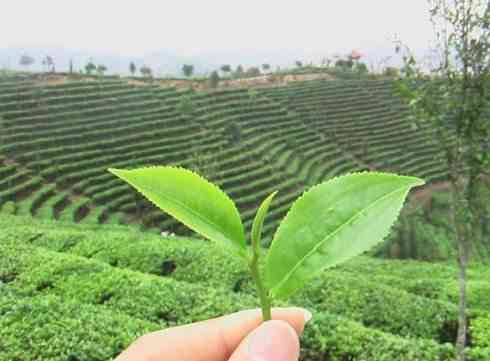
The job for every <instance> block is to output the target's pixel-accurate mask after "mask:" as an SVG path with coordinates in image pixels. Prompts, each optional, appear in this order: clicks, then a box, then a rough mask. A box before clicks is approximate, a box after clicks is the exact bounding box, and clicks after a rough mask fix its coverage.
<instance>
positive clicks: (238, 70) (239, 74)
mask: <svg viewBox="0 0 490 361" xmlns="http://www.w3.org/2000/svg"><path fill="white" fill-rule="evenodd" d="M243 74H244V70H243V66H242V65H238V66H237V67H236V70H235V78H241V77H243Z"/></svg>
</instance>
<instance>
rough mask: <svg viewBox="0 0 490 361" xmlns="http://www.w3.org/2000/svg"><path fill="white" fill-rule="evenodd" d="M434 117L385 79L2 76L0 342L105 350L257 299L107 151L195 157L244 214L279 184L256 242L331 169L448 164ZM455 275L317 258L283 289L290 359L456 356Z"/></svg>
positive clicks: (232, 268) (479, 289) (236, 271)
mask: <svg viewBox="0 0 490 361" xmlns="http://www.w3.org/2000/svg"><path fill="white" fill-rule="evenodd" d="M429 134H430V129H428V128H427V127H426V126H424V125H417V124H412V122H411V121H410V120H409V116H408V109H407V107H406V106H405V105H404V104H403V103H402V101H401V100H400V99H399V98H398V97H397V96H396V95H395V92H394V90H393V83H392V82H391V81H384V80H383V81H381V80H379V81H356V80H350V81H340V80H330V81H327V80H322V81H306V82H295V83H290V84H289V85H287V86H281V87H270V88H257V89H246V88H239V89H220V90H214V91H207V92H205V91H202V92H195V91H192V90H190V89H189V90H180V89H176V88H164V87H161V86H160V85H159V84H157V83H148V84H146V85H134V84H130V83H128V81H125V80H123V79H117V78H114V79H104V78H100V79H95V80H94V79H78V80H73V79H72V80H70V79H66V80H65V81H64V82H57V83H56V84H53V85H47V84H46V83H43V82H39V81H37V80H36V79H33V78H29V77H25V78H19V77H14V76H12V77H4V78H0V360H1V361H3V360H19V361H20V360H22V361H27V360H29V361H31V360H32V361H34V360H53V361H102V360H110V359H112V358H114V357H115V356H117V355H118V354H119V353H120V352H121V351H122V350H123V349H124V348H125V347H127V346H128V345H129V344H130V343H131V342H132V341H133V340H134V339H135V338H137V337H138V336H140V335H143V334H144V333H147V332H149V331H152V330H157V329H162V328H165V327H171V326H174V325H179V324H184V323H189V322H194V321H199V320H204V319H208V318H211V317H216V316H219V315H223V314H226V313H230V312H235V311H238V310H243V309H247V308H256V307H257V306H258V300H257V296H256V294H255V289H254V287H253V285H252V283H251V280H250V277H249V275H248V272H247V268H246V265H244V264H241V263H240V261H239V260H237V259H236V258H232V256H230V255H228V254H227V253H225V252H224V251H223V250H221V249H220V248H217V247H216V246H215V245H214V244H212V243H210V242H208V241H205V240H201V239H196V238H192V237H190V236H189V235H190V233H189V231H188V230H186V229H185V228H183V226H180V225H179V224H178V223H177V222H176V221H174V220H173V219H172V218H170V217H168V216H166V215H164V214H163V213H162V212H161V211H159V210H157V209H155V207H153V206H152V205H151V204H149V203H148V202H147V201H146V200H144V199H143V198H142V197H140V196H138V195H137V194H136V193H135V192H134V191H133V190H132V189H131V188H130V187H129V186H127V185H126V184H125V183H123V182H122V181H120V180H119V179H117V178H116V177H114V176H113V175H112V174H110V173H109V172H107V168H109V167H114V168H135V167H139V166H144V165H155V164H165V165H169V164H171V165H180V166H184V167H186V168H191V169H194V170H196V171H197V172H199V173H201V174H202V175H204V176H205V177H207V178H209V179H211V180H212V181H213V182H215V183H217V184H219V185H220V187H221V188H222V189H224V190H225V191H226V192H227V193H228V194H229V195H230V196H231V197H232V198H233V199H234V200H235V201H236V203H237V204H238V208H239V209H240V212H241V214H242V215H243V218H244V219H243V220H244V223H245V225H246V227H247V228H248V229H249V228H250V226H251V223H252V220H253V216H254V215H255V211H256V208H257V206H258V205H259V204H260V202H261V201H262V200H263V199H264V198H265V197H266V196H267V195H269V194H270V193H271V192H273V191H275V190H278V191H279V193H278V195H277V196H276V198H275V200H274V202H273V204H272V207H271V212H270V214H269V215H268V217H267V219H266V223H265V227H264V232H265V236H266V237H265V243H264V246H267V245H268V242H269V241H270V239H271V236H272V235H273V232H274V231H275V229H276V226H277V224H278V221H279V220H280V219H281V218H282V217H283V216H284V215H285V214H286V212H287V211H288V209H289V207H290V205H291V203H292V202H293V201H294V200H295V199H296V198H297V197H298V196H299V195H300V194H301V193H302V192H303V191H304V190H305V189H306V188H307V187H309V186H310V185H313V184H316V183H318V182H321V181H323V180H326V179H328V178H330V177H332V176H335V175H339V174H344V173H347V172H352V171H360V170H367V169H372V170H384V171H391V172H396V173H400V174H407V175H413V176H418V177H421V178H424V179H425V180H426V181H427V182H428V184H429V185H434V184H440V183H442V182H444V180H445V179H446V172H447V170H446V165H445V164H444V162H443V161H442V160H441V159H440V151H439V149H438V148H437V147H436V146H435V145H434V144H432V143H431V142H430V139H429ZM442 208H445V206H444V205H443V206H441V207H440V209H442ZM440 223H441V227H442V228H443V229H446V228H447V221H444V222H440ZM161 231H166V232H169V233H170V232H174V233H176V234H177V235H180V236H168V233H166V235H165V236H163V235H160V232H161ZM395 231H396V229H395ZM395 233H396V232H395ZM182 235H187V236H185V237H183V236H182ZM445 242H446V244H449V243H450V241H449V240H445ZM488 248H490V247H488ZM487 251H488V249H487ZM456 275H457V269H456V266H455V264H453V263H452V262H450V261H444V262H438V263H434V262H432V263H429V262H421V261H406V260H405V261H401V260H383V259H379V258H374V257H370V256H368V255H366V256H363V257H358V258H356V259H354V260H352V261H350V262H349V263H347V264H345V265H343V266H342V267H337V268H335V269H332V270H329V271H326V272H324V273H323V274H322V275H321V276H320V277H318V278H317V279H315V280H314V281H313V282H312V283H310V284H309V286H308V287H307V288H305V289H304V290H303V291H302V292H300V293H298V294H297V295H295V296H294V297H293V298H292V299H291V300H289V302H288V304H290V305H298V306H303V307H307V308H308V309H310V310H311V311H312V312H313V315H314V317H313V320H312V321H311V323H309V324H308V325H307V327H306V329H305V334H304V335H303V336H302V341H301V344H302V355H301V359H302V360H304V361H324V360H329V361H330V360H336V361H345V360H357V361H361V360H404V361H409V360H410V361H414V360H433V361H436V360H437V361H440V360H451V359H453V358H454V352H455V350H454V346H453V344H454V341H455V338H456V328H457V303H458V284H457V282H456ZM468 279H469V300H468V302H469V310H468V313H469V319H470V328H469V336H470V338H469V339H470V343H469V345H468V357H469V361H488V360H490V269H489V268H488V266H487V265H485V264H484V263H477V262H474V263H473V264H472V265H471V268H470V269H469V271H468ZM277 305H278V306H281V305H286V304H285V303H281V304H279V303H278V304H277Z"/></svg>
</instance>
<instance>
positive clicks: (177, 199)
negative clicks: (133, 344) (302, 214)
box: [109, 167, 246, 257]
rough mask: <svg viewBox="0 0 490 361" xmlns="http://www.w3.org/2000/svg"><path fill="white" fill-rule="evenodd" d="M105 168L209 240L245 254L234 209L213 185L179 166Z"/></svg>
mask: <svg viewBox="0 0 490 361" xmlns="http://www.w3.org/2000/svg"><path fill="white" fill-rule="evenodd" d="M109 171H110V172H111V173H113V174H115V175H116V176H118V177H119V178H121V179H123V180H124V181H126V182H128V183H129V184H131V185H132V186H133V187H134V188H136V189H137V190H138V191H139V192H140V193H141V194H143V195H144V196H145V197H146V198H148V199H149V200H150V201H151V202H152V203H154V204H155V205H156V206H157V207H158V208H160V209H162V210H163V211H165V212H166V213H168V214H170V215H171V216H173V217H174V218H176V219H177V220H179V221H180V222H182V223H184V224H185V225H186V226H187V227H189V228H191V229H193V230H194V231H196V232H198V233H200V234H201V235H203V236H204V237H206V238H208V239H210V240H212V241H216V242H220V243H222V244H223V245H228V246H229V245H232V246H233V248H234V249H235V250H236V251H238V253H239V254H240V255H241V256H243V257H245V255H246V244H245V234H244V231H243V224H242V221H241V219H240V215H239V213H238V210H237V208H236V206H235V204H234V203H233V201H232V200H231V199H230V198H229V197H228V196H227V195H226V194H225V193H224V192H223V191H221V190H220V189H219V188H218V187H217V186H215V185H214V184H211V183H210V182H208V181H207V180H205V179H204V178H201V177H200V176H199V175H197V174H196V173H193V172H191V171H189V170H186V169H183V168H174V167H148V168H140V169H135V170H119V169H109Z"/></svg>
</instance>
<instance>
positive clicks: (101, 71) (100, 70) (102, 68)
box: [96, 64, 107, 76]
mask: <svg viewBox="0 0 490 361" xmlns="http://www.w3.org/2000/svg"><path fill="white" fill-rule="evenodd" d="M96 71H97V74H98V75H99V76H103V75H104V73H105V72H106V71H107V67H106V66H105V65H103V64H99V65H97V69H96Z"/></svg>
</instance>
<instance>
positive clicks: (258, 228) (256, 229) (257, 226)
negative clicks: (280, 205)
mask: <svg viewBox="0 0 490 361" xmlns="http://www.w3.org/2000/svg"><path fill="white" fill-rule="evenodd" d="M276 194H277V192H274V193H272V194H271V195H269V196H268V197H267V198H266V199H264V201H263V202H262V204H261V205H260V207H259V209H258V210H257V214H256V215H255V219H254V222H253V224H252V236H251V238H252V243H253V240H260V235H261V233H262V226H263V224H264V220H265V216H266V215H267V211H268V210H269V207H270V205H271V202H272V199H273V198H274V196H275V195H276Z"/></svg>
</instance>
